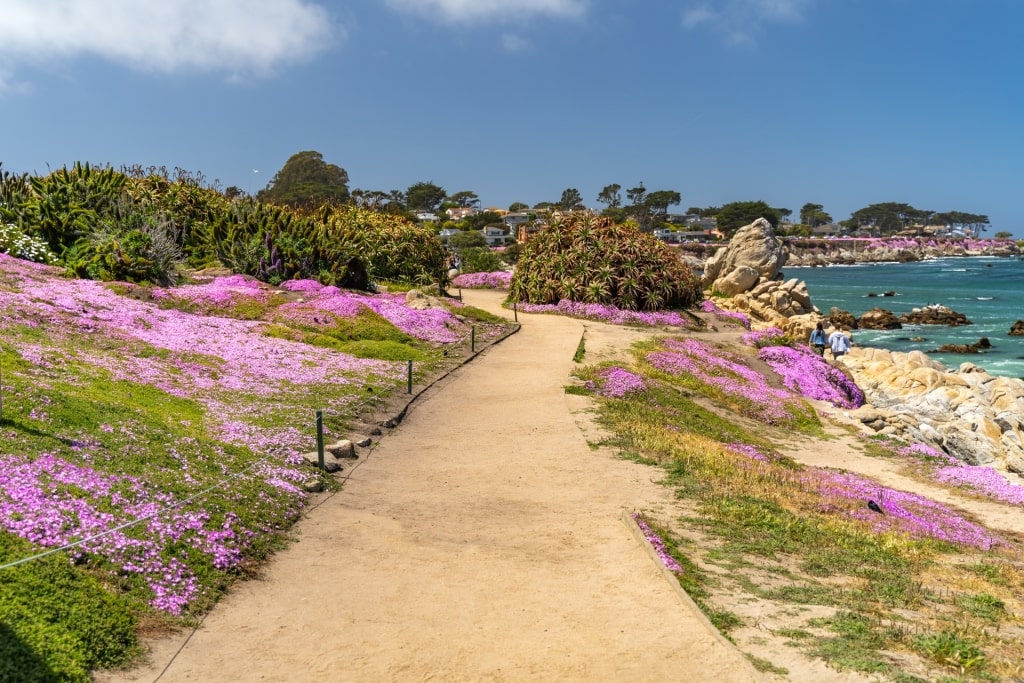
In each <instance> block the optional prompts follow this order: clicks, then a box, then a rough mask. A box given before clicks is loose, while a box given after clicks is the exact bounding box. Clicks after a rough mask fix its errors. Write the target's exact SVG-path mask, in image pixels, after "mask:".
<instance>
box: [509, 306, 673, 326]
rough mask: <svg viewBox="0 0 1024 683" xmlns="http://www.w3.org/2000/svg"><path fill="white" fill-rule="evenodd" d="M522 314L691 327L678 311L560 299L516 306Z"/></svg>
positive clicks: (617, 323) (640, 324) (617, 322)
mask: <svg viewBox="0 0 1024 683" xmlns="http://www.w3.org/2000/svg"><path fill="white" fill-rule="evenodd" d="M516 306H517V307H518V309H519V311H521V312H523V313H558V314H561V315H567V316H569V317H572V318H583V319H585V320H599V321H601V322H606V323H611V324H613V325H637V326H642V327H659V326H670V327H681V328H684V329H689V328H691V327H693V323H692V322H691V320H690V319H689V318H688V317H687V316H686V315H684V314H682V313H679V312H678V311H630V310H626V309H622V308H618V307H616V306H612V305H611V304H587V303H581V302H578V301H569V300H568V299H562V300H561V301H559V302H558V303H557V304H525V303H519V304H516Z"/></svg>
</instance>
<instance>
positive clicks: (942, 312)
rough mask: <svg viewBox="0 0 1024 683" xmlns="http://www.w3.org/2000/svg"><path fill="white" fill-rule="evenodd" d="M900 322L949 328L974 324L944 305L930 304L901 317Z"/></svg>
mask: <svg viewBox="0 0 1024 683" xmlns="http://www.w3.org/2000/svg"><path fill="white" fill-rule="evenodd" d="M900 322H902V323H904V324H907V325H947V326H949V327H956V326H958V325H971V324H973V323H971V321H970V320H968V319H967V316H966V315H964V314H963V313H957V312H956V311H954V310H953V309H952V308H950V307H949V306H943V305H942V304H929V305H927V306H925V307H924V308H915V309H913V310H912V311H911V312H910V313H904V314H903V315H901V316H900Z"/></svg>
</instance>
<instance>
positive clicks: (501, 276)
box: [452, 270, 512, 289]
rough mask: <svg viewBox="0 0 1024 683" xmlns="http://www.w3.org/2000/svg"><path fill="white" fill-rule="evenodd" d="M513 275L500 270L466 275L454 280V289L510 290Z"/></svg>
mask: <svg viewBox="0 0 1024 683" xmlns="http://www.w3.org/2000/svg"><path fill="white" fill-rule="evenodd" d="M511 281H512V273H509V272H506V271H503V270H498V271H493V272H489V273H464V274H462V275H458V276H456V277H455V279H453V280H452V286H453V287H461V288H462V289H508V288H509V283H511Z"/></svg>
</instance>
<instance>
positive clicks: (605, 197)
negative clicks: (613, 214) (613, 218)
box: [597, 183, 622, 209]
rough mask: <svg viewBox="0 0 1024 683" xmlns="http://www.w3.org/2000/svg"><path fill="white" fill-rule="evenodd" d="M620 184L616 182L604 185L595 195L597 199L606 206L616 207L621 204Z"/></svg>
mask: <svg viewBox="0 0 1024 683" xmlns="http://www.w3.org/2000/svg"><path fill="white" fill-rule="evenodd" d="M620 190H622V185H619V184H618V183H612V184H611V185H605V186H604V189H602V190H601V192H599V193H598V195H597V201H598V202H600V203H601V204H604V205H605V207H606V208H609V209H617V208H619V207H620V206H621V205H622V194H621V193H620Z"/></svg>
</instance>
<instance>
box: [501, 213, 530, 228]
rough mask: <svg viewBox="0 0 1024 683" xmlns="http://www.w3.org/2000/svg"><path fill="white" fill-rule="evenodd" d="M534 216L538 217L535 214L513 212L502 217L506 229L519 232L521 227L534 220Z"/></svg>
mask: <svg viewBox="0 0 1024 683" xmlns="http://www.w3.org/2000/svg"><path fill="white" fill-rule="evenodd" d="M534 216H536V214H534V213H533V212H526V211H512V212H509V213H506V214H505V215H504V216H502V217H501V220H502V222H503V223H504V224H505V227H507V228H508V229H509V230H511V231H512V232H517V231H518V228H519V226H520V225H523V224H524V223H529V222H530V221H532V220H533V219H534Z"/></svg>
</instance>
